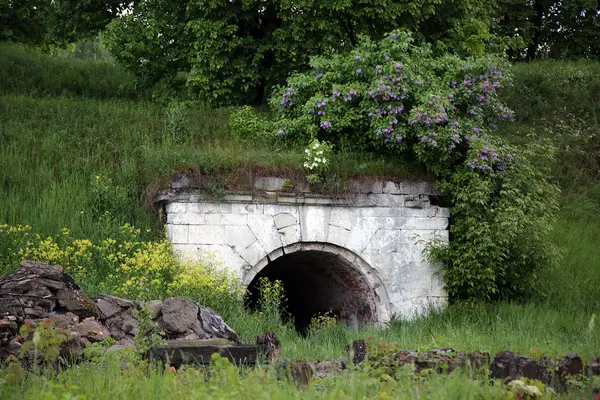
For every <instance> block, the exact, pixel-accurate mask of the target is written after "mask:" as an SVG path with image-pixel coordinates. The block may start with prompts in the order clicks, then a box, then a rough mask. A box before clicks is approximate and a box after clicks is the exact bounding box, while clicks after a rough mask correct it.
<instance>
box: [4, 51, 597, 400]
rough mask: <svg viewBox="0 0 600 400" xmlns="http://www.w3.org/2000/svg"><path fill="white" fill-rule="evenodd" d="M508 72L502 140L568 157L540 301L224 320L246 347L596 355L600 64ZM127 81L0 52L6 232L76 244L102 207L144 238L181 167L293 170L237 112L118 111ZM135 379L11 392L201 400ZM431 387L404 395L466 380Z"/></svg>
mask: <svg viewBox="0 0 600 400" xmlns="http://www.w3.org/2000/svg"><path fill="white" fill-rule="evenodd" d="M515 77H516V79H515V86H514V88H512V89H511V90H510V91H509V92H507V94H506V100H507V102H508V104H509V105H510V106H511V107H512V108H513V109H515V110H517V112H518V113H517V121H516V122H515V123H512V124H511V125H507V126H504V127H503V131H502V132H503V134H505V135H506V136H508V137H510V138H511V139H512V140H515V141H521V142H527V140H529V139H528V137H527V135H528V134H531V133H532V132H534V133H536V134H537V135H541V136H547V137H550V138H551V139H552V140H554V141H555V143H557V145H558V146H559V148H560V149H561V152H560V153H559V157H558V161H557V164H556V169H555V171H554V174H555V178H556V179H557V180H558V181H559V182H561V184H562V187H563V188H564V189H565V192H567V195H566V196H565V197H564V199H563V208H562V211H561V215H560V218H559V220H558V221H557V223H556V226H555V233H554V241H555V243H557V244H558V245H560V246H562V248H563V249H564V254H563V259H562V262H561V264H560V266H559V267H558V268H556V269H544V268H543V267H542V268H541V273H540V277H539V279H540V282H541V283H542V287H543V288H544V291H543V292H542V293H536V294H532V296H531V299H530V300H529V301H528V302H525V303H520V304H517V303H511V302H506V303H498V304H484V305H454V306H452V307H450V308H449V309H448V310H446V311H443V312H439V311H438V312H432V313H430V314H429V315H428V316H425V317H420V318H418V319H416V320H414V321H410V322H399V321H395V322H392V323H391V325H390V329H387V330H380V329H373V328H361V329H360V330H351V329H347V328H345V327H342V326H339V325H334V326H330V327H327V328H323V329H317V330H312V331H311V332H310V334H309V335H308V336H307V337H300V336H299V335H298V334H297V333H296V331H295V330H294V328H293V327H292V326H287V325H282V324H281V323H279V322H278V320H273V319H270V318H265V317H264V316H260V315H257V314H249V313H246V312H244V311H242V310H230V311H228V312H227V313H228V314H227V315H226V316H225V317H226V320H227V322H228V323H229V324H230V325H232V327H233V328H234V329H235V330H236V331H237V332H238V333H239V334H240V336H241V337H242V338H243V339H245V340H247V341H250V342H251V341H253V340H254V337H255V336H256V335H258V334H260V333H263V332H265V331H267V330H275V331H276V332H277V333H278V335H279V337H280V339H281V341H282V344H283V352H284V356H285V357H287V358H289V359H292V360H293V359H325V358H331V357H338V356H340V355H343V354H344V352H345V346H346V344H347V343H349V342H350V341H352V340H355V339H358V338H368V337H371V336H372V337H373V338H374V339H375V340H378V339H379V338H383V339H384V340H387V341H390V342H394V343H397V345H398V346H399V347H400V348H403V349H426V348H429V347H439V346H450V347H454V348H455V349H457V350H475V349H480V350H485V351H489V352H491V353H495V352H497V351H499V350H502V349H507V348H510V349H512V350H515V351H518V352H520V353H522V354H531V355H532V356H534V357H539V356H542V355H546V354H550V355H555V354H564V353H567V352H578V353H580V354H581V355H582V356H584V357H586V358H588V357H590V356H591V355H598V354H600V333H599V332H600V331H599V329H598V326H600V323H597V324H596V328H593V327H590V320H591V318H592V315H593V314H596V315H597V316H600V297H599V296H598V295H597V293H598V288H599V287H600V251H599V250H598V249H600V229H599V228H600V184H598V183H597V182H599V181H600V179H599V178H598V173H599V171H600V168H598V169H595V168H596V166H597V164H595V163H596V162H597V160H599V159H600V156H599V154H600V153H599V152H598V149H600V147H599V146H600V145H598V143H599V140H598V137H599V135H600V129H599V128H598V127H599V125H600V122H599V121H600V117H599V115H600V97H598V96H600V78H599V77H600V64H595V63H587V62H575V63H567V62H557V61H552V62H540V63H532V64H523V65H518V66H517V67H516V68H515ZM128 82H130V77H129V76H128V75H127V74H125V73H124V72H122V71H120V70H119V69H118V68H116V67H115V66H114V65H112V64H110V62H107V61H102V62H91V61H89V60H73V59H68V58H61V57H54V58H52V57H47V56H44V55H40V54H37V53H33V52H31V51H29V50H26V49H24V48H22V47H19V46H14V45H6V44H1V45H0V223H9V224H28V225H32V226H33V227H34V230H35V231H37V232H40V233H44V234H55V233H57V232H59V231H60V229H61V228H64V227H66V228H69V229H71V231H72V232H73V234H74V236H78V237H86V238H90V239H95V238H99V237H102V236H103V235H104V232H102V227H101V226H100V225H99V224H96V221H97V217H98V213H102V212H104V211H108V212H110V213H111V215H112V216H113V218H114V219H115V220H116V221H117V223H126V222H127V223H131V224H133V225H135V226H137V227H139V228H142V229H146V228H150V229H152V232H153V233H154V236H159V235H160V234H161V223H160V221H159V220H158V219H157V217H156V216H155V215H154V214H151V213H148V212H147V211H145V210H144V209H143V207H142V205H143V204H144V202H145V201H146V200H147V199H146V196H147V194H148V190H149V188H150V189H152V188H154V189H159V188H164V187H165V185H166V182H167V178H168V177H169V175H170V174H171V173H173V172H174V171H184V170H185V171H188V172H189V171H191V172H193V173H195V174H199V175H201V176H203V177H205V178H206V179H209V180H210V179H213V182H212V184H213V185H214V186H215V188H216V189H218V190H222V189H224V188H235V187H239V186H244V185H247V184H248V182H249V181H250V179H251V178H252V176H254V175H256V174H261V173H263V174H268V173H287V174H290V175H294V174H299V175H301V174H302V171H301V164H302V157H303V156H302V152H301V151H299V150H298V149H294V148H291V147H289V146H285V145H283V144H282V143H279V142H274V141H269V140H264V139H260V138H257V137H252V136H250V137H242V136H239V135H235V134H233V133H231V132H230V131H229V130H228V129H227V120H228V116H229V114H230V113H231V111H232V110H230V109H220V110H210V109H206V108H203V107H202V106H200V105H198V104H188V105H187V106H185V109H184V110H183V111H184V112H183V114H181V115H183V117H181V118H180V117H177V118H180V119H179V120H177V121H175V122H176V123H175V124H174V121H173V118H174V117H173V115H175V114H169V113H168V107H165V106H163V105H161V104H156V103H151V102H147V101H130V100H127V99H129V98H135V97H140V95H139V94H136V93H134V92H133V91H128V89H123V88H124V87H128V86H127V85H128ZM124 85H125V86H124ZM174 127H176V129H175V128H174ZM332 164H334V165H335V166H334V167H333V169H332V171H331V173H332V174H335V175H337V176H339V177H342V178H345V177H349V176H355V175H371V176H402V175H403V174H411V173H415V172H414V171H413V170H411V169H410V167H409V166H406V165H401V163H398V162H397V161H396V162H394V161H393V160H392V161H390V160H383V159H381V158H379V157H376V156H373V155H364V154H353V153H343V152H342V153H341V154H338V155H337V156H336V159H335V160H334V162H333V163H332ZM598 165H600V164H598ZM224 171H225V172H224ZM97 176H101V177H102V179H100V180H98V179H96V177H97ZM211 177H212V178H211ZM215 177H216V178H215ZM136 373H137V372H135V371H134V372H132V373H131V375H127V373H122V371H120V370H118V371H116V370H115V371H113V370H110V371H108V372H107V371H102V373H98V371H95V370H94V369H93V368H92V367H89V366H84V367H82V368H71V369H69V370H68V371H66V372H64V373H61V374H60V375H59V376H57V377H55V378H54V379H48V378H46V377H43V376H40V377H37V378H35V381H32V382H30V383H28V384H27V385H26V386H23V387H21V392H20V393H21V394H23V393H26V394H27V396H30V397H35V396H36V394H37V393H38V392H40V391H41V392H51V391H52V390H54V389H53V388H56V386H53V385H54V383H52V382H53V381H54V382H60V384H62V385H64V384H67V385H73V384H77V382H86V384H85V388H84V387H83V385H82V386H81V391H80V392H78V393H82V394H85V395H86V396H87V397H88V398H108V397H110V398H130V397H131V396H134V397H140V396H142V397H147V398H153V397H156V396H158V395H160V394H161V393H168V394H169V396H171V395H173V394H175V395H178V396H181V397H190V396H193V395H194V393H201V394H204V392H202V390H200V391H197V392H194V390H195V389H194V388H192V387H191V386H189V385H188V384H187V381H185V380H181V381H179V380H178V379H177V378H174V377H173V376H171V377H169V376H166V375H163V374H162V372H158V371H156V372H152V373H150V374H149V375H148V376H144V377H139V376H137V375H135V374H136ZM32 379H33V378H32ZM435 379H436V380H434V381H433V383H431V384H428V385H427V386H424V387H421V386H411V385H408V384H407V388H406V392H402V393H406V397H411V396H412V398H419V396H420V397H422V398H442V397H443V398H468V394H467V392H463V389H464V388H463V387H462V383H461V382H463V380H462V378H457V377H452V378H435ZM343 382H344V383H342V384H339V385H340V388H342V387H343V388H344V390H346V389H347V390H348V391H352V390H354V391H355V392H353V393H354V394H355V395H356V396H359V397H360V395H361V393H362V394H365V393H366V392H365V390H366V389H364V387H362V386H361V385H360V384H359V383H356V382H358V381H352V380H350V381H343ZM331 385H333V386H332V387H334V388H335V387H337V386H336V385H338V383H335V382H334V383H332V384H331ZM469 385H470V383H469ZM468 388H469V390H471V389H473V388H472V387H470V386H469V387H468ZM215 390H216V389H215ZM281 390H282V392H281V393H278V395H280V397H285V396H290V397H297V392H295V391H291V390H290V391H288V389H286V388H284V389H281ZM294 390H295V389H294ZM369 390H370V389H369ZM465 390H466V389H465ZM473 390H475V389H473ZM17 391H18V390H17ZM6 393H7V396H8V397H10V396H15V395H16V392H15V391H9V392H6ZM290 393H291V394H290ZM369 393H371V392H369ZM213 394H214V392H213ZM304 394H306V395H307V396H309V397H310V396H313V397H319V396H320V394H319V393H317V392H314V391H311V392H309V393H304ZM227 395H231V394H230V393H228V392H227ZM403 395H404V394H403ZM27 396H25V397H27ZM224 396H225V395H224ZM215 397H219V396H215Z"/></svg>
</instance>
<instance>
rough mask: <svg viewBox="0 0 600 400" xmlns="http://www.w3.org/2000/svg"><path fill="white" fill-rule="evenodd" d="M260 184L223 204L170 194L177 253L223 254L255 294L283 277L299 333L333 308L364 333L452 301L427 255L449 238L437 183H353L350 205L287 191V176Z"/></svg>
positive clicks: (165, 197) (167, 206) (167, 204)
mask: <svg viewBox="0 0 600 400" xmlns="http://www.w3.org/2000/svg"><path fill="white" fill-rule="evenodd" d="M254 187H255V190H253V191H251V192H247V193H240V192H238V193H228V194H226V195H225V196H224V198H221V199H219V200H218V201H217V200H215V199H211V198H209V197H206V196H204V195H202V194H201V192H199V191H197V190H190V189H182V190H177V191H173V190H171V191H166V192H163V193H162V194H161V195H160V197H159V198H158V201H159V202H161V203H162V204H163V205H164V210H165V212H166V215H167V225H166V231H167V235H168V237H169V239H170V240H171V242H172V243H173V245H174V247H175V249H176V250H177V251H179V252H181V253H182V255H187V256H192V257H201V252H200V253H199V252H198V250H208V251H210V252H214V253H216V254H218V255H219V256H220V258H221V259H222V260H223V261H224V263H225V266H226V268H230V269H232V270H234V271H235V272H236V273H237V274H239V277H240V279H241V280H242V283H243V284H244V285H247V286H248V287H249V290H250V293H251V297H252V296H256V290H257V284H258V280H259V278H260V277H268V278H269V279H271V280H274V279H279V280H281V281H282V282H283V285H284V288H285V292H286V297H287V299H288V311H289V312H290V313H291V314H292V315H293V316H294V317H295V320H296V325H297V327H300V328H303V327H306V326H307V325H308V324H309V323H310V318H311V317H312V316H313V315H315V314H317V313H324V312H327V311H331V312H332V313H333V314H334V315H335V316H337V317H338V318H339V319H341V320H345V321H346V322H347V323H348V324H350V325H353V326H356V325H358V324H360V323H368V322H386V321H389V320H390V318H392V317H393V316H396V317H400V318H406V319H408V318H412V317H414V316H416V315H418V314H420V313H423V312H424V311H426V310H427V309H428V308H429V306H434V307H437V306H443V305H444V304H445V302H446V293H445V291H444V289H443V282H442V279H441V277H440V276H439V275H438V274H436V270H437V268H436V266H435V265H432V264H431V263H429V262H428V261H427V259H426V258H425V256H424V255H423V252H422V251H423V249H424V247H425V242H426V241H427V240H429V239H431V238H432V237H433V236H434V235H436V236H438V237H439V238H440V239H441V240H448V216H449V210H448V209H447V208H444V207H441V206H440V205H439V200H440V196H439V193H437V192H436V191H435V189H434V188H433V187H432V186H431V185H430V184H428V183H426V182H396V181H394V182H392V181H389V182H374V183H373V182H371V183H368V184H365V183H354V184H353V191H352V194H351V195H349V196H345V197H343V198H333V197H327V196H323V195H318V194H313V193H310V192H306V191H300V192H298V190H297V191H296V192H295V193H291V192H287V191H285V190H284V189H285V181H284V180H283V179H280V178H262V179H258V180H257V181H255V182H254Z"/></svg>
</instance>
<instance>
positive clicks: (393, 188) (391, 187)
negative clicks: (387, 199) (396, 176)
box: [383, 181, 400, 194]
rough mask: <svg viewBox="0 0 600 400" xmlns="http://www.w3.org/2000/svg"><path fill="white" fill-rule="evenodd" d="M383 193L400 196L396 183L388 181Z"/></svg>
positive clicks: (384, 185)
mask: <svg viewBox="0 0 600 400" xmlns="http://www.w3.org/2000/svg"><path fill="white" fill-rule="evenodd" d="M383 193H390V194H399V193H400V190H399V188H398V186H397V185H396V183H394V182H392V181H388V182H385V183H384V184H383Z"/></svg>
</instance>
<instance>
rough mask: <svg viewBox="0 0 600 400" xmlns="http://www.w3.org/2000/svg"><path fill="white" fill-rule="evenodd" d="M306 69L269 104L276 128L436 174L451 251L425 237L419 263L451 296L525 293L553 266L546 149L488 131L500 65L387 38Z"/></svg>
mask: <svg viewBox="0 0 600 400" xmlns="http://www.w3.org/2000/svg"><path fill="white" fill-rule="evenodd" d="M311 65H312V67H313V71H312V72H308V73H297V74H293V75H292V76H290V78H289V79H288V85H287V87H285V88H279V89H277V90H276V91H275V93H274V95H273V96H272V97H271V99H270V101H269V103H270V105H271V108H272V111H273V115H274V122H273V126H274V129H279V130H280V131H281V132H282V135H283V136H284V137H285V138H287V139H288V140H291V141H293V142H302V141H304V143H307V142H312V141H313V140H316V139H318V140H319V141H320V143H323V142H325V143H327V142H330V143H334V144H335V145H340V146H345V145H347V143H353V144H354V147H355V148H358V149H361V150H363V151H364V150H370V149H376V150H377V151H379V152H384V153H387V154H395V155H397V157H404V158H405V159H415V160H417V162H419V163H420V164H421V165H422V167H423V168H424V169H426V170H427V171H428V172H429V173H431V174H432V175H433V176H435V178H436V180H437V184H438V188H439V189H440V190H441V191H443V192H444V193H446V194H447V195H448V196H449V200H450V203H451V206H452V216H451V222H452V223H451V226H450V242H449V243H445V242H443V241H441V240H438V239H436V238H433V240H432V241H431V242H430V246H429V248H428V255H429V256H430V258H431V259H432V260H433V261H435V262H440V263H442V264H443V266H444V267H445V271H444V272H445V279H446V284H447V288H448V291H449V293H450V295H451V296H452V297H453V298H454V299H460V298H479V299H491V298H499V297H502V296H512V295H515V294H523V293H527V292H528V291H529V290H530V289H531V287H532V285H531V284H532V283H534V281H535V278H536V274H535V273H536V271H538V270H539V269H541V268H544V267H548V266H550V265H552V264H553V263H554V262H556V260H557V258H556V252H555V251H554V248H553V245H552V243H551V242H550V241H549V236H548V235H549V231H550V230H551V226H552V223H553V220H554V217H555V215H556V212H557V210H558V204H557V199H558V190H557V189H556V188H555V187H554V186H553V185H552V184H551V183H550V182H549V180H548V179H547V178H546V173H547V171H548V166H549V165H550V162H551V157H552V154H553V149H552V146H550V145H549V144H547V143H544V142H542V143H536V142H534V143H531V144H529V145H527V146H524V147H522V148H515V147H511V146H510V145H509V144H508V143H507V142H506V141H505V140H503V139H502V138H500V137H499V136H497V135H494V134H493V131H494V130H495V128H496V127H495V124H497V123H498V122H499V121H502V120H505V119H508V118H510V117H511V116H512V111H511V110H510V109H508V108H507V107H506V106H505V105H504V104H503V103H502V102H501V101H500V99H499V97H498V93H499V91H500V89H502V88H503V87H504V86H505V85H508V84H509V83H510V76H509V75H508V74H507V73H506V72H505V71H503V70H502V69H501V67H502V66H504V65H505V64H504V62H503V60H501V59H498V58H494V57H483V58H471V59H461V58H460V57H458V56H456V55H450V54H447V53H444V54H436V53H434V52H433V51H432V49H431V48H430V47H429V46H427V45H421V46H415V45H414V44H413V39H412V37H411V35H410V34H408V33H405V32H393V33H391V34H389V35H388V37H387V38H385V39H384V40H382V41H380V42H372V41H369V40H363V41H362V42H361V44H360V45H359V46H357V47H356V48H355V49H354V50H353V51H352V53H351V54H338V55H335V56H333V57H330V58H325V57H315V58H313V59H312V61H311Z"/></svg>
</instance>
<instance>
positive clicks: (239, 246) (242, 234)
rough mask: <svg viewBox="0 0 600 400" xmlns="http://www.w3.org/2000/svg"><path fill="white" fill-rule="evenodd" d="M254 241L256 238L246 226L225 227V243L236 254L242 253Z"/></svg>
mask: <svg viewBox="0 0 600 400" xmlns="http://www.w3.org/2000/svg"><path fill="white" fill-rule="evenodd" d="M256 240H257V239H256V236H255V235H254V233H253V232H252V230H251V229H250V228H249V227H248V225H240V226H227V227H225V243H226V244H228V245H229V246H231V247H232V248H233V249H234V250H235V251H237V252H238V253H242V252H243V251H244V250H246V248H247V247H248V246H250V245H251V244H252V243H254V242H255V241H256Z"/></svg>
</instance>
